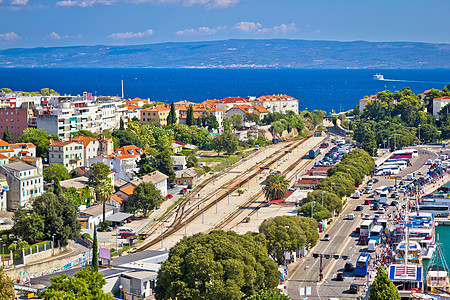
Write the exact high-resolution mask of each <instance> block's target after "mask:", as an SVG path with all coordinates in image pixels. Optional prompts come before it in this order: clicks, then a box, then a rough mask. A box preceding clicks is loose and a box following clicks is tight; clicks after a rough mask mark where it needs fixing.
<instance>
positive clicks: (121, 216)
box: [106, 212, 133, 222]
mask: <svg viewBox="0 0 450 300" xmlns="http://www.w3.org/2000/svg"><path fill="white" fill-rule="evenodd" d="M132 216H133V215H132V214H126V213H121V212H118V213H115V214H113V215H110V216H107V217H106V221H111V222H123V221H125V220H126V219H128V218H131V217H132Z"/></svg>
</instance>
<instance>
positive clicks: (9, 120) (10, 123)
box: [0, 106, 34, 141]
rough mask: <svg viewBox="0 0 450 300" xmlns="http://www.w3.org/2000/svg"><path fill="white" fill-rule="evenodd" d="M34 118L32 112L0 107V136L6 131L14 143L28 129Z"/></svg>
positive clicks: (24, 109) (18, 108) (23, 109)
mask: <svg viewBox="0 0 450 300" xmlns="http://www.w3.org/2000/svg"><path fill="white" fill-rule="evenodd" d="M33 116H34V114H33V110H32V109H28V108H21V107H7V106H4V107H0V134H2V136H3V132H4V131H5V130H6V129H8V130H9V134H10V135H11V139H12V140H13V141H16V140H17V138H18V137H19V136H20V135H21V134H22V133H23V131H24V130H25V129H27V128H28V125H29V122H31V119H32V117H33Z"/></svg>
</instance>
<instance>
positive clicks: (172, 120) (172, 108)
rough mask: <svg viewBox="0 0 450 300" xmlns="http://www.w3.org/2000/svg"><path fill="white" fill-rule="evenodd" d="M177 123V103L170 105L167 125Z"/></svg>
mask: <svg viewBox="0 0 450 300" xmlns="http://www.w3.org/2000/svg"><path fill="white" fill-rule="evenodd" d="M176 123H177V113H176V112H175V104H173V102H172V104H171V105H170V112H169V116H168V117H167V125H172V124H176Z"/></svg>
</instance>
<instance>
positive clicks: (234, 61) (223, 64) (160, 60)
mask: <svg viewBox="0 0 450 300" xmlns="http://www.w3.org/2000/svg"><path fill="white" fill-rule="evenodd" d="M0 67H2V68H3V67H26V68H28V67H48V68H73V67H81V68H105V67H106V68H190V67H193V68H202V67H207V68H305V69H345V68H352V69H353V68H358V69H360V68H369V69H424V68H426V69H433V68H446V69H447V68H450V45H448V44H429V43H409V42H395V43H394V42H386V43H372V42H362V41H358V42H335V41H306V40H282V39H275V40H226V41H211V42H185V43H161V44H148V45H137V46H103V45H99V46H77V47H53V48H34V49H7V50H0Z"/></svg>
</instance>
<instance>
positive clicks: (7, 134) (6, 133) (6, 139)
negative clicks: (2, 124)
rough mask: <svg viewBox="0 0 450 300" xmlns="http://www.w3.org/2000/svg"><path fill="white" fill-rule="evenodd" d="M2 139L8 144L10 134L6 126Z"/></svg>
mask: <svg viewBox="0 0 450 300" xmlns="http://www.w3.org/2000/svg"><path fill="white" fill-rule="evenodd" d="M3 140H4V141H5V142H7V143H8V144H10V143H11V134H10V133H9V128H8V127H6V129H5V131H3Z"/></svg>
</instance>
